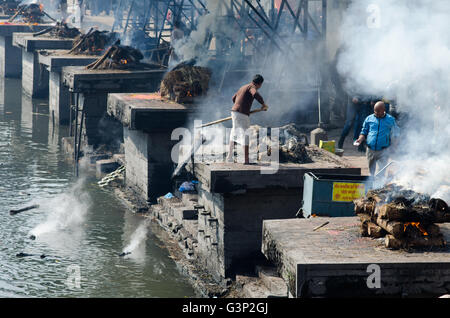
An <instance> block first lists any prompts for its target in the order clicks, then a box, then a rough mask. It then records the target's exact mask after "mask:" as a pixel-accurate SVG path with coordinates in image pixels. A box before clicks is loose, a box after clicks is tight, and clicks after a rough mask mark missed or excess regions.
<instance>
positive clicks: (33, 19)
mask: <svg viewBox="0 0 450 318" xmlns="http://www.w3.org/2000/svg"><path fill="white" fill-rule="evenodd" d="M19 16H20V17H21V18H22V21H23V22H25V23H44V16H47V17H48V18H50V19H51V20H53V21H55V19H53V18H51V17H50V16H49V15H48V14H47V13H46V12H45V11H44V5H42V4H39V3H31V4H24V5H19V7H18V8H17V11H16V13H15V14H14V15H13V16H12V17H11V18H10V19H9V22H12V21H14V20H15V19H16V18H17V17H19Z"/></svg>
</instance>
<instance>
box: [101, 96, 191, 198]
mask: <svg viewBox="0 0 450 318" xmlns="http://www.w3.org/2000/svg"><path fill="white" fill-rule="evenodd" d="M194 111H195V108H194V107H193V106H192V105H189V106H186V105H182V104H178V103H175V102H170V101H163V100H161V98H160V97H159V96H158V95H157V94H156V93H153V94H148V93H147V94H136V93H133V94H110V95H109V97H108V114H109V115H110V116H112V117H114V118H115V119H117V120H119V121H120V122H121V123H122V125H123V136H124V144H125V161H126V163H127V164H126V184H127V186H129V187H130V188H132V189H133V190H134V191H135V192H136V193H138V194H139V195H140V196H141V197H142V198H143V199H144V200H149V201H152V202H156V199H157V198H158V197H159V196H161V195H163V194H166V193H167V192H170V191H171V173H172V170H173V162H172V159H171V151H172V148H173V146H174V145H175V144H176V142H177V141H173V140H171V134H172V131H173V130H174V129H176V128H178V127H183V126H185V122H186V120H187V117H188V115H189V114H190V113H192V112H194Z"/></svg>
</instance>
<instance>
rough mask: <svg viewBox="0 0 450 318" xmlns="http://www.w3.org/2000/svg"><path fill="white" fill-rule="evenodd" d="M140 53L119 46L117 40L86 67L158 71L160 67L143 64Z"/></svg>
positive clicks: (93, 68)
mask: <svg viewBox="0 0 450 318" xmlns="http://www.w3.org/2000/svg"><path fill="white" fill-rule="evenodd" d="M143 58H144V56H143V55H142V53H141V51H140V50H138V49H135V48H133V47H131V46H124V45H120V40H117V41H116V43H114V45H113V46H111V47H110V48H109V49H108V50H106V52H105V53H104V54H103V55H102V56H101V57H100V58H99V59H98V60H97V61H95V62H93V63H91V64H89V65H88V66H86V69H89V70H149V69H160V68H161V65H156V64H148V63H143V62H141V60H142V59H143Z"/></svg>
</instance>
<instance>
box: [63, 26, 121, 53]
mask: <svg viewBox="0 0 450 318" xmlns="http://www.w3.org/2000/svg"><path fill="white" fill-rule="evenodd" d="M116 38H117V34H116V33H114V32H108V31H98V30H94V29H93V28H91V29H90V30H89V31H88V32H87V33H85V34H79V35H78V36H77V37H76V38H75V39H74V42H73V47H72V49H71V50H70V51H69V54H75V55H79V54H85V55H100V54H102V53H104V51H105V49H106V48H107V47H108V46H109V45H111V44H112V43H113V42H114V41H115V40H116Z"/></svg>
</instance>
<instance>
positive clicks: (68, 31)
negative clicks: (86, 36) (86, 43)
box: [33, 22, 81, 39]
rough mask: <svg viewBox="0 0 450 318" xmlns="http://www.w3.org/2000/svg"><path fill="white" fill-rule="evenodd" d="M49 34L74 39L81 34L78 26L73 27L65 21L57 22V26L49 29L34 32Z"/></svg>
mask: <svg viewBox="0 0 450 318" xmlns="http://www.w3.org/2000/svg"><path fill="white" fill-rule="evenodd" d="M46 34H47V35H49V36H51V37H58V38H65V39H73V38H76V37H77V36H79V35H80V34H81V32H80V30H78V29H77V28H71V27H69V26H68V25H67V23H65V22H57V23H56V25H55V26H52V27H50V28H48V29H45V30H42V31H40V32H37V33H34V34H33V36H35V37H36V36H42V35H46Z"/></svg>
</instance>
